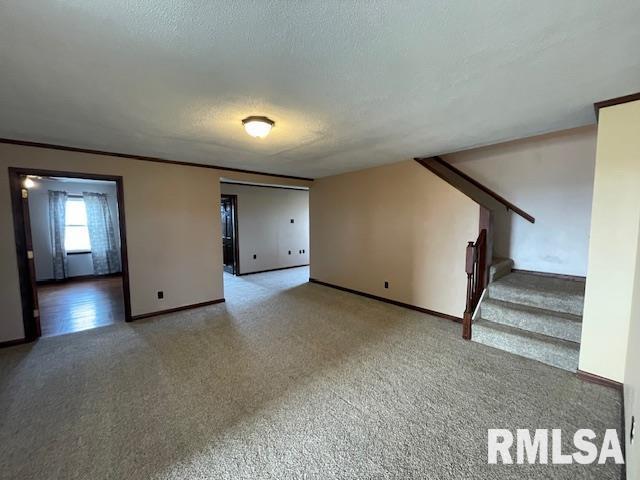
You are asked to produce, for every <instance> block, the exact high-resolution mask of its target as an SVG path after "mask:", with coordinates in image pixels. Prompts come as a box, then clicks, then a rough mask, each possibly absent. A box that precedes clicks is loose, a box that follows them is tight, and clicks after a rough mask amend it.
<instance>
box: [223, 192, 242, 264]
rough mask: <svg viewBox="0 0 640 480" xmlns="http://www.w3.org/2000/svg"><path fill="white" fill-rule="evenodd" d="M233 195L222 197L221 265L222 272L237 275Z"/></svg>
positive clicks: (236, 231)
mask: <svg viewBox="0 0 640 480" xmlns="http://www.w3.org/2000/svg"><path fill="white" fill-rule="evenodd" d="M236 202H237V197H236V196H235V195H222V197H221V199H220V219H221V221H222V263H223V264H224V271H225V272H229V273H233V274H238V273H239V271H238V249H237V233H238V229H237V219H236Z"/></svg>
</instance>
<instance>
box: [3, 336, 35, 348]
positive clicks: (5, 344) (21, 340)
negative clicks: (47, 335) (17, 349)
mask: <svg viewBox="0 0 640 480" xmlns="http://www.w3.org/2000/svg"><path fill="white" fill-rule="evenodd" d="M31 341H32V340H27V339H26V338H17V339H15V340H8V341H6V342H0V348H6V347H13V346H15V345H23V344H25V343H29V342H31Z"/></svg>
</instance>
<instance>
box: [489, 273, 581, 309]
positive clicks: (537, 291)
mask: <svg viewBox="0 0 640 480" xmlns="http://www.w3.org/2000/svg"><path fill="white" fill-rule="evenodd" d="M488 288H489V291H488V293H489V295H488V296H489V298H493V299H495V300H502V301H503V302H509V303H519V304H522V305H528V306H530V307H538V308H543V309H545V310H551V311H553V312H561V313H570V314H572V315H578V316H582V308H583V304H584V282H580V281H576V280H565V279H560V278H550V277H544V276H540V275H531V274H527V273H520V272H516V273H511V274H509V275H507V276H505V277H503V278H501V279H500V280H498V281H496V282H493V283H490V284H489V287H488Z"/></svg>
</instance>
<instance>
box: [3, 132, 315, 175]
mask: <svg viewBox="0 0 640 480" xmlns="http://www.w3.org/2000/svg"><path fill="white" fill-rule="evenodd" d="M0 143H6V144H9V145H20V146H22V147H34V148H48V149H51V150H62V151H65V152H77V153H89V154H92V155H106V156H109V157H120V158H130V159H133V160H142V161H145V162H156V163H167V164H171V165H182V166H185V167H198V168H212V169H214V170H221V171H226V172H236V173H249V174H252V175H265V176H267V177H275V178H288V179H292V180H303V181H305V182H313V178H307V177H296V176H294V175H281V174H279V173H268V172H257V171H255V170H245V169H242V168H233V167H222V166H218V165H207V164H202V163H195V162H182V161H179V160H168V159H166V158H158V157H148V156H146V155H133V154H130V153H119V152H109V151H105V150H94V149H91V148H80V147H70V146H67V145H56V144H53V143H42V142H31V141H27V140H16V139H13V138H0Z"/></svg>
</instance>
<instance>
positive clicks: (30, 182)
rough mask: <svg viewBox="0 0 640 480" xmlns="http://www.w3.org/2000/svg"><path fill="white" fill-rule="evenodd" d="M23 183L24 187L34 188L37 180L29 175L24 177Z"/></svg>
mask: <svg viewBox="0 0 640 480" xmlns="http://www.w3.org/2000/svg"><path fill="white" fill-rule="evenodd" d="M22 184H23V185H24V188H33V187H34V186H35V185H36V182H34V181H33V180H31V179H30V178H29V177H27V178H25V179H24V182H22Z"/></svg>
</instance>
